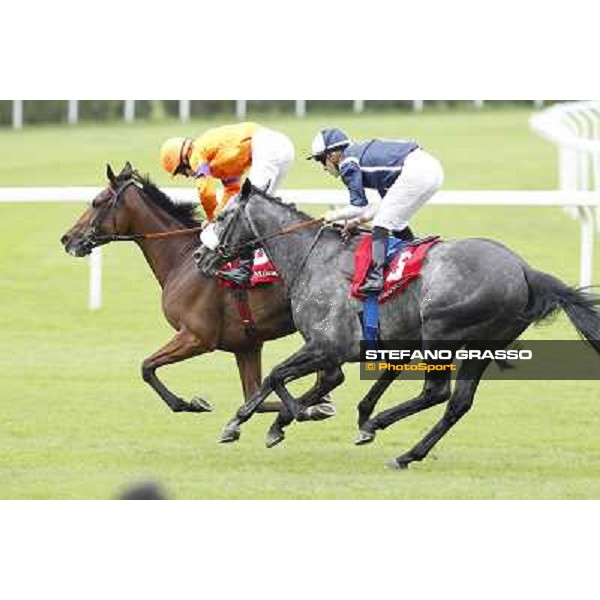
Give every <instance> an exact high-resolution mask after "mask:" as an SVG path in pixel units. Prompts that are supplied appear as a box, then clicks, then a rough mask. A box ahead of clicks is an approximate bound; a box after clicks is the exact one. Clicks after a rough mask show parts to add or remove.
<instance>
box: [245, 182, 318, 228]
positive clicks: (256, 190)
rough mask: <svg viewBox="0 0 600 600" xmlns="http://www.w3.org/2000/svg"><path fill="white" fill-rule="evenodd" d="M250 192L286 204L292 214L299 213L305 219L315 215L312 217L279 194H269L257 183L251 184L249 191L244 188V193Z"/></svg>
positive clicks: (282, 204) (276, 202) (281, 204)
mask: <svg viewBox="0 0 600 600" xmlns="http://www.w3.org/2000/svg"><path fill="white" fill-rule="evenodd" d="M249 194H258V195H259V196H262V197H263V198H266V199H267V200H270V201H271V202H273V203H275V204H279V205H280V206H284V207H285V208H287V209H288V210H289V211H290V212H291V213H292V214H294V215H297V216H299V217H303V218H305V219H309V220H310V219H312V218H313V217H311V216H310V215H309V214H307V213H305V212H303V211H301V210H300V209H298V208H296V205H295V204H289V203H287V202H284V201H283V199H282V198H280V197H279V196H271V194H268V193H267V192H265V191H264V190H261V189H260V188H258V187H256V186H255V185H253V184H251V187H250V188H249V191H248V193H247V194H246V193H245V190H244V189H242V195H243V196H246V195H249Z"/></svg>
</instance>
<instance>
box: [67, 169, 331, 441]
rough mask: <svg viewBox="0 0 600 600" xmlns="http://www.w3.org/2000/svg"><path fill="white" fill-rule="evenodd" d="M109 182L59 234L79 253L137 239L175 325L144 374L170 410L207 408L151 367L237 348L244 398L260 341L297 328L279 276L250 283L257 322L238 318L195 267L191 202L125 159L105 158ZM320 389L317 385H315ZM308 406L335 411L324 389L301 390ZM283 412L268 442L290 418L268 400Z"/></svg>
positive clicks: (324, 414)
mask: <svg viewBox="0 0 600 600" xmlns="http://www.w3.org/2000/svg"><path fill="white" fill-rule="evenodd" d="M106 175H107V178H108V180H109V184H108V186H107V187H106V188H105V189H104V190H102V191H101V192H100V193H99V194H98V195H97V196H96V197H95V198H94V200H93V201H92V203H91V205H90V207H89V208H88V209H87V210H86V211H85V212H84V214H83V215H82V216H81V217H80V218H79V219H78V220H77V222H76V223H75V224H74V225H73V227H71V229H69V231H67V232H66V233H65V234H64V235H63V236H62V238H61V243H62V244H63V246H64V248H65V250H66V251H67V252H68V253H69V254H71V255H72V256H76V257H83V256H87V255H88V254H89V253H90V252H91V251H92V249H93V248H95V247H97V246H101V245H104V244H107V243H109V242H111V241H135V242H136V243H137V245H138V246H139V247H140V249H141V250H142V252H143V254H144V257H145V258H146V261H147V262H148V265H149V266H150V268H151V270H152V272H153V273H154V276H155V277H156V279H157V280H158V283H159V284H160V286H161V288H162V308H163V312H164V315H165V317H166V318H167V320H168V322H169V323H170V325H171V326H172V327H173V328H174V329H175V330H176V331H177V333H176V334H175V336H174V337H173V338H172V339H171V340H170V341H169V342H168V343H167V344H165V345H164V346H163V347H162V348H160V349H159V350H157V351H156V352H155V353H154V354H152V355H151V356H149V357H148V358H146V359H145V360H144V361H143V363H142V377H143V379H144V381H145V382H146V383H148V384H149V385H150V386H151V387H152V389H153V390H154V391H155V392H156V393H157V394H158V395H159V396H160V398H161V399H162V400H163V401H164V402H165V403H166V404H167V406H168V407H169V408H170V409H171V410H172V411H173V412H196V413H201V412H208V411H211V410H212V406H211V405H210V404H209V403H208V402H207V401H206V400H205V399H203V398H202V397H199V396H197V397H194V398H193V399H192V400H191V401H189V402H188V401H186V400H184V399H183V398H180V397H179V396H177V395H176V394H174V393H173V392H172V391H171V390H169V389H168V388H167V387H166V386H165V384H164V383H163V382H162V381H160V380H159V379H158V377H157V375H156V370H157V369H159V368H160V367H164V366H165V365H169V364H173V363H176V362H180V361H183V360H186V359H188V358H191V357H193V356H199V355H202V354H205V353H207V352H212V351H213V350H224V351H226V352H232V353H233V354H235V358H236V361H237V366H238V370H239V375H240V380H241V383H242V390H243V394H244V398H245V399H246V400H249V399H250V398H251V397H252V395H253V394H254V393H255V392H256V391H257V390H258V389H259V387H260V384H261V380H262V373H261V352H262V347H263V342H264V341H267V340H274V339H277V338H281V337H284V336H286V335H289V334H291V333H294V332H295V330H296V329H295V327H294V322H293V320H292V317H291V312H290V306H289V301H288V299H287V297H286V295H285V290H284V287H283V285H282V283H281V282H276V283H273V284H271V285H268V286H262V287H259V288H256V289H251V290H248V293H247V306H248V308H249V310H250V312H251V314H252V316H253V320H254V326H255V330H254V332H253V333H252V334H250V333H249V332H248V330H247V328H246V327H245V326H244V323H243V322H242V318H241V316H240V311H239V310H238V306H237V304H236V300H235V299H234V297H233V293H232V292H231V290H229V289H227V288H225V287H223V286H221V285H220V284H219V283H218V282H217V280H216V278H214V277H207V276H206V275H203V274H202V273H200V272H199V271H198V269H197V267H196V265H195V262H194V258H193V253H194V251H195V250H196V248H197V247H198V245H199V242H198V239H197V238H198V236H197V235H194V234H196V233H197V231H198V230H199V229H200V227H201V221H200V220H198V219H197V218H196V217H195V209H196V206H195V205H193V204H176V203H174V202H173V201H172V200H171V199H170V198H169V197H168V196H167V195H166V194H164V193H163V192H161V191H160V190H159V189H158V188H157V187H156V186H155V185H154V184H153V183H151V182H150V180H149V179H148V178H144V177H142V176H141V175H140V174H139V173H137V171H135V170H134V169H133V168H132V166H131V164H130V163H129V162H128V163H126V165H125V166H124V168H123V169H122V171H121V172H120V173H119V174H118V175H115V174H114V172H113V170H112V168H111V167H110V165H107V169H106ZM314 389H318V388H317V387H316V386H315V387H314V388H313V390H314ZM305 399H306V402H307V408H306V410H305V411H304V413H303V419H301V420H322V419H325V418H328V417H331V416H333V415H334V414H335V408H334V407H333V404H331V402H329V399H328V398H327V397H325V398H321V397H320V396H319V397H318V398H317V397H315V396H314V394H311V392H310V391H309V392H307V393H306V394H305ZM280 410H281V414H280V415H279V418H278V419H277V420H276V421H275V423H274V424H273V426H272V427H271V430H270V438H269V443H270V444H272V445H274V444H275V443H278V442H279V441H281V440H282V439H283V437H284V434H283V427H285V426H286V425H287V424H288V423H289V422H290V421H291V419H289V418H287V416H286V415H287V413H286V411H285V410H283V407H282V405H281V404H280V403H279V402H277V403H273V404H270V405H268V406H267V407H266V408H265V411H264V412H275V411H277V412H279V411H280Z"/></svg>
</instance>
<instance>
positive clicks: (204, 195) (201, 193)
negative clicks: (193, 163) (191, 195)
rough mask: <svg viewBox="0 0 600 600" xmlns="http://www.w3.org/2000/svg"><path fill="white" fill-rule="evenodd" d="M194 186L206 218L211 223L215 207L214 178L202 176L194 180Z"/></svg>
mask: <svg viewBox="0 0 600 600" xmlns="http://www.w3.org/2000/svg"><path fill="white" fill-rule="evenodd" d="M196 186H197V188H198V197H199V199H200V202H201V204H202V207H203V208H204V212H205V213H206V218H207V219H208V220H209V221H212V220H213V218H214V216H215V209H216V207H217V182H216V180H215V179H214V177H206V176H204V177H200V178H198V179H196Z"/></svg>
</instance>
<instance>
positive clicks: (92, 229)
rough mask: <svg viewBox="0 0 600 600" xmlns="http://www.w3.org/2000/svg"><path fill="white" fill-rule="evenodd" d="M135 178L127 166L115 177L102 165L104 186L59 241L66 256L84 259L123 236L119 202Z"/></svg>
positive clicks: (122, 204) (123, 211)
mask: <svg viewBox="0 0 600 600" xmlns="http://www.w3.org/2000/svg"><path fill="white" fill-rule="evenodd" d="M135 174H136V173H135V171H134V170H133V168H132V166H131V164H130V163H129V162H127V163H126V164H125V166H124V167H123V169H122V170H121V172H120V173H119V174H118V175H115V174H114V172H113V170H112V168H111V166H110V165H106V176H107V177H108V182H109V183H108V186H107V187H106V188H105V189H104V190H102V191H101V192H100V193H99V194H98V195H97V196H96V197H95V198H94V199H93V200H92V203H91V205H90V206H89V208H88V209H87V210H86V211H85V212H84V213H83V215H81V217H79V219H78V220H77V222H76V223H75V225H73V227H71V229H69V231H67V232H66V233H65V234H64V235H63V236H62V238H61V239H60V241H61V243H62V245H63V246H64V248H65V250H66V251H67V252H68V253H69V254H71V255H72V256H87V255H88V254H89V253H90V252H91V251H92V249H93V248H95V247H96V246H101V245H103V244H106V243H108V242H110V241H112V240H113V239H115V236H118V235H121V234H126V233H127V228H128V217H127V211H126V207H125V202H124V200H123V199H124V197H125V195H126V193H127V191H128V189H129V188H130V186H132V185H134V186H135V183H136V180H135Z"/></svg>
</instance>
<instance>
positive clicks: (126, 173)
mask: <svg viewBox="0 0 600 600" xmlns="http://www.w3.org/2000/svg"><path fill="white" fill-rule="evenodd" d="M132 173H133V167H132V166H131V163H130V162H129V161H127V162H126V163H125V166H124V167H123V168H122V169H121V175H122V176H123V178H126V177H131V174H132Z"/></svg>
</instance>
